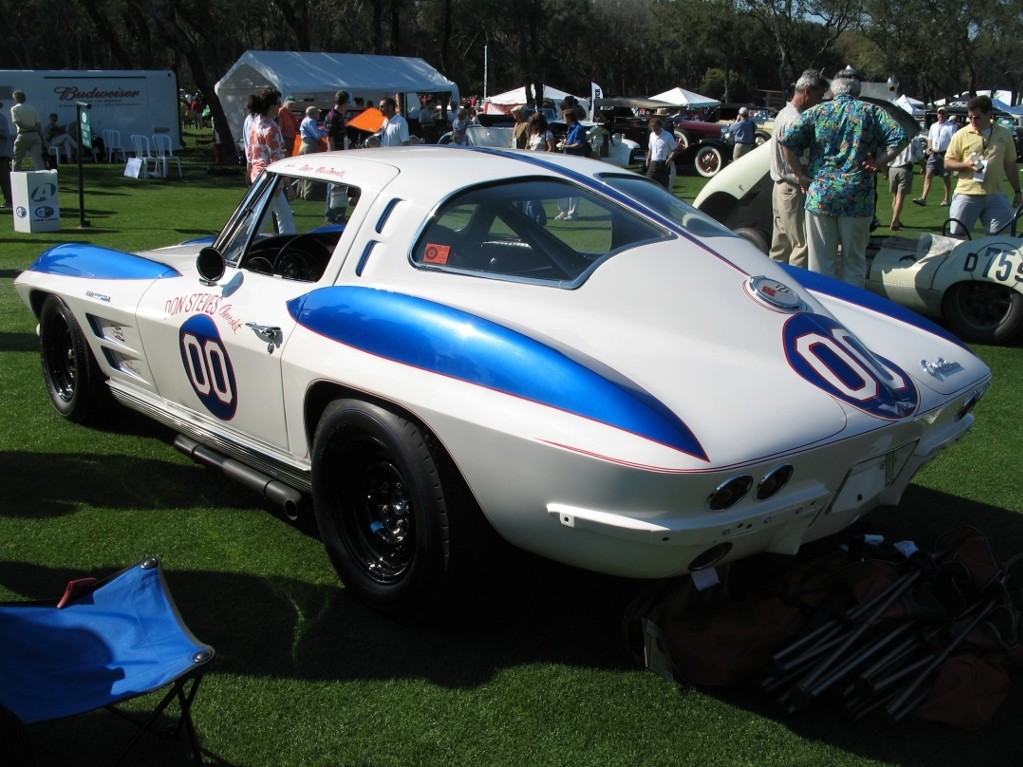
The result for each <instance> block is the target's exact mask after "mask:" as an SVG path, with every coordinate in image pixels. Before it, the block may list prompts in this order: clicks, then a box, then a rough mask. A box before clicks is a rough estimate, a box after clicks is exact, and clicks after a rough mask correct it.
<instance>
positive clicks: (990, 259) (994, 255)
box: [963, 245, 1023, 282]
mask: <svg viewBox="0 0 1023 767" xmlns="http://www.w3.org/2000/svg"><path fill="white" fill-rule="evenodd" d="M1017 261H1018V263H1017ZM963 271H964V272H967V273H968V274H972V275H974V276H977V272H979V273H980V276H981V277H982V278H983V279H986V280H997V281H998V282H1009V280H1010V278H1011V279H1012V280H1014V281H1015V282H1023V258H1021V257H1020V255H1019V251H1017V250H1016V249H1015V248H1009V247H1005V246H1002V245H992V246H989V247H987V248H985V249H984V250H982V251H981V252H979V253H967V254H966V258H965V259H964V260H963Z"/></svg>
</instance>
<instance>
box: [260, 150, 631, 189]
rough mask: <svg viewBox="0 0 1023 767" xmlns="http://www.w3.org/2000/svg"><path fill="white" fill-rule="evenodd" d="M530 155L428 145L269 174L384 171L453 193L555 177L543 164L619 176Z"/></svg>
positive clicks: (337, 175) (337, 157) (333, 177)
mask: <svg viewBox="0 0 1023 767" xmlns="http://www.w3.org/2000/svg"><path fill="white" fill-rule="evenodd" d="M535 154H536V153H532V154H527V153H523V152H520V151H516V150H510V149H509V150H504V149H495V148H473V147H459V146H444V145H436V144H428V145H418V146H402V147H386V148H371V149H348V150H344V151H336V152H317V153H316V154H314V155H296V156H293V157H287V158H285V159H283V160H278V161H277V162H275V163H273V164H272V165H271V166H270V167H269V170H270V171H271V172H274V173H283V174H287V175H300V176H306V177H308V178H312V179H318V180H321V181H328V182H329V181H333V182H336V183H342V184H343V183H344V178H345V177H346V176H348V175H352V176H353V177H356V178H357V177H360V176H367V175H375V174H377V173H379V172H380V171H382V170H384V169H388V173H390V174H393V172H394V170H398V171H399V172H401V173H409V174H412V175H413V176H416V175H421V176H422V177H423V178H429V179H430V183H431V184H433V185H447V186H449V187H450V188H452V189H457V188H461V187H465V186H469V185H471V184H477V183H482V182H486V181H494V180H496V179H500V178H519V177H521V176H522V175H523V174H524V173H529V174H530V175H557V170H551V169H549V168H548V167H547V165H548V164H552V165H556V166H564V167H566V168H572V169H573V170H576V171H581V172H583V173H585V174H586V175H593V174H594V172H599V171H601V170H606V171H608V172H616V171H620V169H619V168H617V167H616V166H614V165H609V164H607V163H602V164H596V163H597V162H598V161H595V160H588V159H585V158H582V157H573V156H570V155H563V154H557V153H554V152H549V153H543V155H542V157H540V158H537V157H535V156H534V155H535ZM310 158H313V159H310ZM541 160H542V162H541ZM453 165H457V167H458V172H457V174H453V173H452V172H451V170H452V166H453Z"/></svg>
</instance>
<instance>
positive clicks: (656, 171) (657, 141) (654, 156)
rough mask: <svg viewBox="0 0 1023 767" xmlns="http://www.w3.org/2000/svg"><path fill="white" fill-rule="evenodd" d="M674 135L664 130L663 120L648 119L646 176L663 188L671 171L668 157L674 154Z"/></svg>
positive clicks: (666, 186)
mask: <svg viewBox="0 0 1023 767" xmlns="http://www.w3.org/2000/svg"><path fill="white" fill-rule="evenodd" d="M674 150H675V136H674V135H672V134H671V133H669V132H668V131H666V130H664V120H663V119H662V118H660V117H655V118H653V119H652V120H651V121H650V138H649V141H648V143H647V150H646V177H647V178H652V179H653V180H654V181H656V182H657V183H658V184H660V185H661V186H663V187H664V188H665V189H667V188H668V181H669V179H670V178H671V173H670V171H669V169H668V158H669V157H671V156H672V155H673V154H674Z"/></svg>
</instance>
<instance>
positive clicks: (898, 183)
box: [888, 139, 923, 232]
mask: <svg viewBox="0 0 1023 767" xmlns="http://www.w3.org/2000/svg"><path fill="white" fill-rule="evenodd" d="M922 155H923V152H922V151H921V149H920V144H919V141H918V140H917V139H913V140H912V141H910V142H909V144H907V145H906V148H905V149H903V150H902V151H901V152H899V155H898V157H896V158H895V159H894V160H892V164H891V165H889V166H888V191H889V192H891V193H892V223H891V224H889V225H888V228H889V229H891V230H892V231H893V232H897V231H899V230H900V229H901V228H902V220H901V219H900V218H899V217H900V216H901V215H902V207H903V206H904V205H905V204H906V200H907V199H909V196H910V195H911V194H913V173H914V171H915V169H916V164H917V162H919V160H920V157H921V156H922Z"/></svg>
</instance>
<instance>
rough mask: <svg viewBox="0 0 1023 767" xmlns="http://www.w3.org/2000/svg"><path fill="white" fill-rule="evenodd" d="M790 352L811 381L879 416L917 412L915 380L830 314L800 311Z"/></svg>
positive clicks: (789, 337)
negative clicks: (868, 347)
mask: <svg viewBox="0 0 1023 767" xmlns="http://www.w3.org/2000/svg"><path fill="white" fill-rule="evenodd" d="M785 356H786V357H787V358H788V360H789V364H790V365H792V369H793V370H795V371H796V372H797V373H799V375H801V376H802V377H803V378H805V379H806V380H807V381H809V382H810V383H812V384H813V385H814V386H817V387H818V388H820V389H823V390H824V391H826V392H828V394H831V395H832V396H833V397H837V398H838V399H840V400H842V401H844V402H847V403H849V404H850V405H852V406H853V407H856V408H859V409H860V410H864V411H866V412H868V413H870V414H872V415H875V416H878V417H880V418H905V417H906V416H909V415H912V414H913V413H914V412H916V408H917V405H918V404H919V392H918V391H917V388H916V384H914V383H913V380H912V379H911V378H910V377H909V376H908V375H907V374H906V373H905V372H904V371H903V370H901V369H900V368H899V367H898V366H897V365H895V363H893V362H890V361H888V360H886V359H884V358H882V357H880V356H878V355H876V354H873V353H872V352H869V351H867V350H866V349H865V348H864V347H863V345H862V344H860V342H859V341H857V340H856V339H855V338H853V337H852V335H850V333H849V331H847V330H846V329H845V328H843V327H842V326H841V325H839V324H838V323H837V322H835V321H834V320H832V319H830V318H828V317H824V316H822V315H818V314H797V315H795V316H793V317H792V318H791V319H789V321H788V322H787V323H785Z"/></svg>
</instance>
